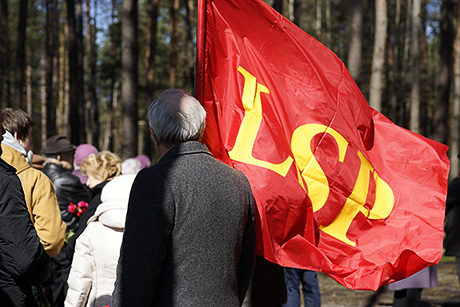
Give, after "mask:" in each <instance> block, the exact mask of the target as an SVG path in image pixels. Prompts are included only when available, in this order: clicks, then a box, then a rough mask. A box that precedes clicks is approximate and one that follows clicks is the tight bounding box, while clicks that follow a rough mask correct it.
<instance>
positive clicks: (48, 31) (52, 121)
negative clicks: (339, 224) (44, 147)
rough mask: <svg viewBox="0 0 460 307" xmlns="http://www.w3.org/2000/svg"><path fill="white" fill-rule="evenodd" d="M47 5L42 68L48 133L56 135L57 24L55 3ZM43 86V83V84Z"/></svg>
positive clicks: (48, 2)
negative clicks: (54, 81) (55, 56)
mask: <svg viewBox="0 0 460 307" xmlns="http://www.w3.org/2000/svg"><path fill="white" fill-rule="evenodd" d="M45 3H46V5H45V7H46V23H45V29H44V34H45V35H44V36H45V39H44V48H43V50H45V59H44V62H43V64H44V65H45V66H44V67H43V68H42V69H44V70H45V76H44V78H45V86H44V93H45V100H46V102H45V103H46V109H47V110H48V112H46V132H47V134H48V135H54V134H56V133H57V130H56V128H57V127H56V112H57V110H56V104H55V100H53V97H54V95H53V90H54V89H53V85H52V83H53V71H54V67H53V64H54V63H53V59H54V52H55V50H54V48H55V45H54V43H53V39H52V37H53V35H54V34H53V33H52V32H54V31H55V30H56V29H55V28H54V27H55V25H54V24H53V22H52V20H53V12H52V10H53V3H52V1H51V0H45ZM42 86H43V85H42Z"/></svg>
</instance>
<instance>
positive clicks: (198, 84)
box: [195, 0, 208, 101]
mask: <svg viewBox="0 0 460 307" xmlns="http://www.w3.org/2000/svg"><path fill="white" fill-rule="evenodd" d="M207 2H208V0H198V12H197V31H196V33H197V34H196V36H197V38H196V63H195V98H196V99H198V101H201V98H202V95H203V86H204V82H203V81H204V80H203V79H204V65H205V50H206V46H205V45H206V6H207Z"/></svg>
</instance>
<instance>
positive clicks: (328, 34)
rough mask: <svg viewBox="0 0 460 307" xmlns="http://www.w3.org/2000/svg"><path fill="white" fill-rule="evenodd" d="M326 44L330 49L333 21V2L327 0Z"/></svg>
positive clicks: (331, 47)
mask: <svg viewBox="0 0 460 307" xmlns="http://www.w3.org/2000/svg"><path fill="white" fill-rule="evenodd" d="M326 44H327V46H328V47H329V48H330V49H333V48H334V46H333V45H332V20H331V0H326Z"/></svg>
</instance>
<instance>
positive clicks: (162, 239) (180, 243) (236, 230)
mask: <svg viewBox="0 0 460 307" xmlns="http://www.w3.org/2000/svg"><path fill="white" fill-rule="evenodd" d="M255 243H256V235H255V227H254V198H253V195H252V192H251V189H250V186H249V182H248V180H247V179H246V177H245V176H244V175H243V173H241V172H240V171H238V170H235V169H233V168H231V167H229V166H227V165H226V164H224V163H222V162H220V161H218V160H216V159H215V158H213V157H212V155H211V154H210V152H209V151H208V150H207V148H206V147H205V145H203V144H202V143H200V142H194V141H193V142H185V143H181V144H179V145H176V146H175V147H173V148H172V149H170V150H169V151H168V152H167V153H166V154H165V155H164V156H163V157H162V158H161V159H160V161H159V162H158V163H157V164H156V165H154V166H151V167H149V168H146V169H143V170H142V171H141V172H140V173H139V174H138V175H137V177H136V179H135V181H134V184H133V187H132V190H131V193H130V199H129V204H128V213H127V220H126V228H125V233H124V237H123V243H122V247H121V254H120V259H119V262H118V269H117V280H116V283H115V290H114V293H113V297H112V304H111V306H113V307H117V306H130V307H131V306H142V307H144V306H162V307H165V306H200V307H203V306H226V307H230V306H240V305H241V304H242V302H243V299H244V295H245V292H246V290H247V288H248V285H249V281H250V278H251V274H252V271H253V268H254V259H255Z"/></svg>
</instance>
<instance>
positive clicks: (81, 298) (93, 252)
mask: <svg viewBox="0 0 460 307" xmlns="http://www.w3.org/2000/svg"><path fill="white" fill-rule="evenodd" d="M135 177H136V176H135V175H121V176H118V177H116V178H114V179H113V180H111V181H110V182H109V183H107V185H106V186H105V187H104V188H103V189H102V194H101V201H102V202H101V204H100V205H99V207H98V208H97V210H96V212H95V214H94V215H93V216H92V217H91V218H90V219H89V220H88V226H87V227H86V229H85V230H84V231H83V233H82V234H81V235H80V237H79V238H78V239H77V242H76V245H75V254H74V256H73V260H72V268H71V270H70V275H69V278H68V280H67V283H68V285H69V290H68V291H67V297H66V300H65V306H66V307H67V306H68V307H74V306H75V307H76V306H94V307H100V306H106V305H109V304H110V300H111V295H112V292H113V289H114V283H115V279H116V272H117V264H118V258H119V255H120V246H121V242H122V239H123V231H124V228H125V219H126V211H127V207H128V199H129V193H130V191H131V186H132V184H133V181H134V178H135Z"/></svg>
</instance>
